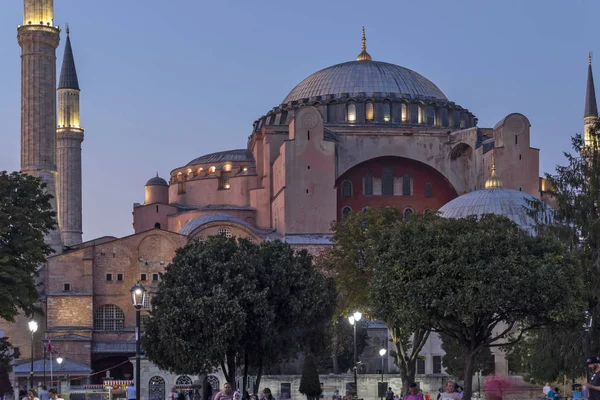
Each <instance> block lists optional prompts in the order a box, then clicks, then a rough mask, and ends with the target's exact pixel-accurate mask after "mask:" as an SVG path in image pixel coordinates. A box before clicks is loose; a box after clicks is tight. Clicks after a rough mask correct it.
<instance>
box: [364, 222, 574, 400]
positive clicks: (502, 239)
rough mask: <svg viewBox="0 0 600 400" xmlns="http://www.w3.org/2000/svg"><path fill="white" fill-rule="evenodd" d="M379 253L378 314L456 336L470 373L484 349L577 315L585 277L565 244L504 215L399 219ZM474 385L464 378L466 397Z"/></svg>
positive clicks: (374, 289) (373, 290)
mask: <svg viewBox="0 0 600 400" xmlns="http://www.w3.org/2000/svg"><path fill="white" fill-rule="evenodd" d="M377 254H378V264H377V265H378V267H377V269H376V270H375V272H374V274H373V283H372V285H371V291H370V295H371V305H372V307H373V311H374V315H375V316H377V317H381V318H386V319H385V320H386V322H388V321H389V322H391V324H392V325H398V324H399V323H401V322H404V323H408V324H411V323H415V324H416V323H418V324H421V325H422V326H423V327H424V328H432V329H433V330H434V331H437V332H440V333H443V334H446V335H448V336H450V337H452V338H454V339H456V340H457V341H458V343H460V345H461V346H462V349H463V352H464V353H465V354H466V358H465V363H464V373H463V376H465V377H469V376H473V372H474V359H475V357H476V356H477V355H478V354H479V353H481V352H482V351H483V350H484V349H485V348H486V347H491V346H500V345H507V344H509V343H511V342H513V341H516V340H518V339H519V338H520V337H521V335H522V333H523V332H525V331H527V330H529V329H532V328H534V327H539V326H544V325H546V324H551V323H554V322H556V321H566V320H569V321H580V318H578V317H580V314H581V310H582V307H583V302H582V301H581V294H582V284H581V276H580V275H579V273H578V269H577V268H576V265H575V262H574V261H573V260H572V258H570V257H569V256H568V254H567V253H566V251H565V249H564V247H563V246H562V245H561V244H560V243H559V242H557V241H556V240H554V239H552V238H548V237H534V236H530V235H529V234H528V233H527V232H525V231H524V230H522V229H520V228H519V227H518V226H517V225H516V224H514V223H513V222H512V221H510V220H509V219H507V218H505V217H502V216H497V215H484V216H481V217H476V216H471V217H467V218H463V219H447V218H441V217H439V216H436V215H431V214H426V215H423V216H416V217H415V218H410V219H408V220H407V221H399V222H398V223H397V224H396V225H395V226H394V228H393V229H390V230H389V231H387V233H386V235H385V237H383V239H382V240H381V241H380V242H379V244H378V251H377ZM392 291H394V292H395V295H394V296H388V295H387V293H390V292H392ZM389 322H388V323H389ZM471 389H472V388H471V380H470V379H467V380H466V381H465V392H464V395H463V399H467V400H468V399H470V396H471V392H472V390H471Z"/></svg>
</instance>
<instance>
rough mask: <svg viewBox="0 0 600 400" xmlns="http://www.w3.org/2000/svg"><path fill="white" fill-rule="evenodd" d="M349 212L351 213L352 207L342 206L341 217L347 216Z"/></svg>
mask: <svg viewBox="0 0 600 400" xmlns="http://www.w3.org/2000/svg"><path fill="white" fill-rule="evenodd" d="M351 213H352V207H350V206H345V207H344V208H342V217H347V216H348V215H350V214H351Z"/></svg>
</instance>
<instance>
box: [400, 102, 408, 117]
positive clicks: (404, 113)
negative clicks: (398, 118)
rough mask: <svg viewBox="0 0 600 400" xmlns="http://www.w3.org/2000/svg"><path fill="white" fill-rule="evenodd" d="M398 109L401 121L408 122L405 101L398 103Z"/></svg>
mask: <svg viewBox="0 0 600 400" xmlns="http://www.w3.org/2000/svg"><path fill="white" fill-rule="evenodd" d="M400 110H401V112H402V122H408V107H407V106H406V103H402V104H401V105H400Z"/></svg>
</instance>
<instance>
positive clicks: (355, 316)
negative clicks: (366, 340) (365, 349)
mask: <svg viewBox="0 0 600 400" xmlns="http://www.w3.org/2000/svg"><path fill="white" fill-rule="evenodd" d="M361 318H362V314H361V313H360V312H358V311H356V312H355V313H354V314H352V315H351V316H349V317H348V321H349V322H350V325H352V326H353V327H354V368H353V370H354V395H355V396H356V397H358V379H357V376H356V367H357V365H358V361H357V360H356V325H357V324H358V321H360V319H361Z"/></svg>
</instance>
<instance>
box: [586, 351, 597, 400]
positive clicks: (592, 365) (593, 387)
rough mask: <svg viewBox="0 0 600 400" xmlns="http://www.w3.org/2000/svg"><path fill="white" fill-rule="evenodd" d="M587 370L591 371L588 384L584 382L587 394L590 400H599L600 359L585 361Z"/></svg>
mask: <svg viewBox="0 0 600 400" xmlns="http://www.w3.org/2000/svg"><path fill="white" fill-rule="evenodd" d="M586 363H587V365H588V367H589V369H591V370H592V376H590V380H589V382H584V383H583V386H585V387H586V388H587V389H588V390H589V392H590V395H589V398H590V400H600V359H598V357H590V358H588V359H587V360H586Z"/></svg>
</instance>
